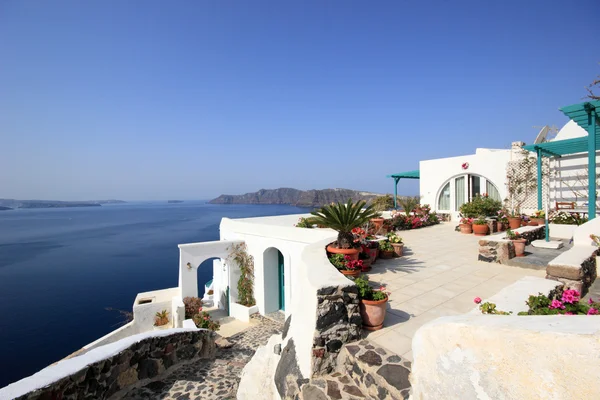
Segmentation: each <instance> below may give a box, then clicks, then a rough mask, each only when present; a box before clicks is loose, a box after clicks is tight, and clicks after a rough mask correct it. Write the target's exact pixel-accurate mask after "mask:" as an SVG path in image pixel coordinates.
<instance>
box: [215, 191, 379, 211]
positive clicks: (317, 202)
mask: <svg viewBox="0 0 600 400" xmlns="http://www.w3.org/2000/svg"><path fill="white" fill-rule="evenodd" d="M377 196H379V195H378V194H377V193H369V192H361V191H357V190H350V189H323V190H298V189H292V188H279V189H261V190H259V191H258V192H253V193H246V194H241V195H227V194H223V195H221V196H219V197H217V198H216V199H213V200H211V201H210V202H209V203H211V204H286V205H292V206H297V207H321V206H323V205H325V204H329V203H332V202H334V203H337V202H340V201H341V202H346V201H348V199H352V200H353V201H358V200H365V201H370V200H372V199H373V198H375V197H377Z"/></svg>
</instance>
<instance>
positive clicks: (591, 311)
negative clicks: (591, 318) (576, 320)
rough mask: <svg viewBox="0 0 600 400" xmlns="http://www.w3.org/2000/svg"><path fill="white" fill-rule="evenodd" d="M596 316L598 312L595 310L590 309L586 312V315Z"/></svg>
mask: <svg viewBox="0 0 600 400" xmlns="http://www.w3.org/2000/svg"><path fill="white" fill-rule="evenodd" d="M596 314H598V310H596V309H595V308H593V307H592V308H590V309H589V310H588V312H587V315H596Z"/></svg>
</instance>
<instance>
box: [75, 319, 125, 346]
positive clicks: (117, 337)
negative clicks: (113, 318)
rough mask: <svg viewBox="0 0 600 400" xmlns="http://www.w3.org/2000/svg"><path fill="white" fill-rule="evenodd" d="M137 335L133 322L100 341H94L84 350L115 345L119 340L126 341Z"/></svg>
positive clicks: (108, 334)
mask: <svg viewBox="0 0 600 400" xmlns="http://www.w3.org/2000/svg"><path fill="white" fill-rule="evenodd" d="M135 334H136V331H135V326H134V324H133V321H131V322H129V323H127V324H125V325H123V326H122V327H120V328H118V329H115V330H114V331H112V332H109V333H107V334H106V335H104V336H102V337H101V338H100V339H97V340H95V341H93V342H92V343H89V344H87V345H85V346H83V349H84V350H92V349H95V348H96V347H100V346H104V345H106V344H110V343H114V342H116V341H118V340H121V339H124V338H126V337H129V336H132V335H135Z"/></svg>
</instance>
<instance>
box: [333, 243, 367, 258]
mask: <svg viewBox="0 0 600 400" xmlns="http://www.w3.org/2000/svg"><path fill="white" fill-rule="evenodd" d="M327 251H328V252H330V253H332V254H343V255H345V256H350V257H351V258H352V259H353V260H358V253H360V250H359V249H338V248H337V247H333V245H331V244H330V245H329V246H327Z"/></svg>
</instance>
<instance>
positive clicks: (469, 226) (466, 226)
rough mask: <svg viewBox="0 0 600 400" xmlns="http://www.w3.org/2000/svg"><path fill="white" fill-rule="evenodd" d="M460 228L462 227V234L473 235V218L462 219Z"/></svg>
mask: <svg viewBox="0 0 600 400" xmlns="http://www.w3.org/2000/svg"><path fill="white" fill-rule="evenodd" d="M458 226H459V227H460V233H466V234H471V233H473V218H467V217H462V218H461V219H460V224H459V225H458Z"/></svg>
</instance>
